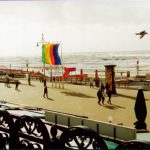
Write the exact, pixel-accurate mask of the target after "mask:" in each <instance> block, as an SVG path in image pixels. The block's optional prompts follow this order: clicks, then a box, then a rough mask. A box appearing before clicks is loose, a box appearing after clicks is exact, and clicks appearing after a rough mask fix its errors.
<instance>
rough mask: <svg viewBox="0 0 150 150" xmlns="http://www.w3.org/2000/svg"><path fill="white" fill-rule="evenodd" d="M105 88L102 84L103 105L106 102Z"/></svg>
mask: <svg viewBox="0 0 150 150" xmlns="http://www.w3.org/2000/svg"><path fill="white" fill-rule="evenodd" d="M104 91H105V86H104V84H103V83H102V84H101V92H102V104H104V101H105V92H104Z"/></svg>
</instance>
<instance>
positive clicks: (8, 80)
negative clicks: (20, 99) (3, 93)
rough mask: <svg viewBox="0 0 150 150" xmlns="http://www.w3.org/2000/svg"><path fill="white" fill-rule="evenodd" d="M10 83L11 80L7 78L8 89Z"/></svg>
mask: <svg viewBox="0 0 150 150" xmlns="http://www.w3.org/2000/svg"><path fill="white" fill-rule="evenodd" d="M9 82H10V79H9V78H8V77H7V78H6V85H7V87H10V83H9Z"/></svg>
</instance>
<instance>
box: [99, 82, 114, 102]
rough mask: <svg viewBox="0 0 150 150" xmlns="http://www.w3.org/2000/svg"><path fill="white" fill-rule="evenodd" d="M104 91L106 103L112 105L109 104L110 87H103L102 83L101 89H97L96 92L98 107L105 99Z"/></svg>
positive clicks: (107, 85)
mask: <svg viewBox="0 0 150 150" xmlns="http://www.w3.org/2000/svg"><path fill="white" fill-rule="evenodd" d="M105 90H106V94H107V96H108V101H107V103H108V104H112V103H111V94H112V93H111V89H110V85H109V84H108V83H106V85H105V86H104V85H103V83H102V84H101V87H100V88H99V90H98V92H97V97H98V104H99V105H101V102H102V104H104V101H105V97H106V94H105Z"/></svg>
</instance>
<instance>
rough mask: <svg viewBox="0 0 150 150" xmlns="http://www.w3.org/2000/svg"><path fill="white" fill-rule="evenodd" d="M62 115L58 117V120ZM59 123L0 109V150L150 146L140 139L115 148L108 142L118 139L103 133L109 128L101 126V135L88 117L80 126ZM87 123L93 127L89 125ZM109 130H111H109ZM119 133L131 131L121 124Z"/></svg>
mask: <svg viewBox="0 0 150 150" xmlns="http://www.w3.org/2000/svg"><path fill="white" fill-rule="evenodd" d="M55 116H56V115H55ZM59 117H60V116H59ZM59 117H58V116H57V117H55V119H56V118H57V119H58V118H59ZM61 117H62V116H61ZM78 118H79V117H78ZM63 119H64V121H65V117H64V118H61V124H62V123H63ZM70 121H71V119H70ZM74 121H75V120H74ZM59 123H60V122H59V119H58V120H57V124H56V123H55V122H54V123H52V122H49V123H46V122H45V121H42V120H41V119H40V118H38V117H31V116H26V115H23V116H21V115H20V116H17V115H13V114H11V112H10V113H9V112H8V111H6V110H4V111H2V110H1V111H0V149H36V148H38V149H66V148H69V149H74V148H76V149H131V148H132V149H139V148H141V149H150V142H148V141H147V142H145V141H137V140H129V141H122V142H120V143H119V144H118V143H116V146H114V147H113V148H112V147H111V144H110V143H108V142H114V143H115V142H116V140H113V141H109V140H106V138H104V137H103V136H102V134H101V133H102V132H104V130H106V129H104V128H103V127H102V128H101V130H100V131H101V132H99V134H98V133H97V132H96V131H94V130H95V124H94V123H95V122H94V123H93V122H91V121H90V120H87V119H85V120H84V119H83V120H81V123H82V124H83V125H79V124H78V123H79V122H76V121H75V123H76V124H78V125H77V126H71V125H73V124H72V123H71V122H70V126H65V125H60V124H59ZM67 124H68V122H67ZM88 124H89V125H90V127H87V125H88ZM103 125H104V124H103ZM101 126H102V124H100V126H99V129H100V127H101ZM105 126H106V124H105ZM96 127H97V126H96ZM106 128H108V126H106ZM117 130H118V129H117ZM107 132H108V133H109V132H111V131H110V130H108V131H107ZM118 132H120V133H119V134H125V135H126V136H127V134H128V133H129V132H128V131H127V130H124V131H123V129H122V128H121V127H120V129H119V130H118ZM116 135H117V133H116Z"/></svg>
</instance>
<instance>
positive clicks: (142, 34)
mask: <svg viewBox="0 0 150 150" xmlns="http://www.w3.org/2000/svg"><path fill="white" fill-rule="evenodd" d="M135 34H136V35H140V39H141V38H143V37H144V35H145V34H148V33H147V32H146V31H145V30H144V31H141V32H139V33H135Z"/></svg>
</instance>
